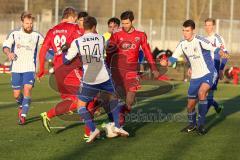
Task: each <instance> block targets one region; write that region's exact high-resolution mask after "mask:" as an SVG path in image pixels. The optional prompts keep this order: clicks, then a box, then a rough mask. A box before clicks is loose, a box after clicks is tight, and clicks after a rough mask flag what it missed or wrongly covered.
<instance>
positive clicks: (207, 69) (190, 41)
mask: <svg viewBox="0 0 240 160" xmlns="http://www.w3.org/2000/svg"><path fill="white" fill-rule="evenodd" d="M194 30H195V23H194V21H192V20H187V21H185V22H184V23H183V36H184V40H182V41H180V43H179V44H178V46H177V48H176V50H175V51H174V53H173V55H172V57H170V58H169V60H168V61H167V60H166V59H162V60H161V61H160V63H161V65H162V66H170V65H171V64H173V63H175V62H176V61H177V59H178V58H179V57H180V56H181V55H184V56H185V57H186V59H187V61H188V62H189V64H190V66H191V70H192V74H191V80H190V87H189V89H188V104H187V111H188V121H189V125H188V126H187V127H185V128H184V129H183V130H182V131H183V132H192V131H194V130H196V129H197V132H198V134H199V135H203V134H205V133H206V129H205V128H204V125H205V116H206V113H207V107H208V102H207V93H208V91H209V90H210V88H211V87H212V86H213V85H214V82H215V81H216V78H217V71H216V69H215V67H214V64H213V61H212V57H211V53H210V52H211V51H212V52H214V53H215V54H219V55H220V56H221V57H223V58H225V56H226V58H227V57H228V56H227V55H226V54H225V53H224V52H223V50H221V49H220V48H217V47H214V46H212V44H211V43H210V42H209V41H208V40H207V39H205V38H203V37H201V36H199V35H195V34H194ZM197 102H198V115H199V116H198V125H197V122H196V111H195V105H196V103H197Z"/></svg>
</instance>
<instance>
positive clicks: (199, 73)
mask: <svg viewBox="0 0 240 160" xmlns="http://www.w3.org/2000/svg"><path fill="white" fill-rule="evenodd" d="M216 49H217V47H214V46H213V45H212V44H211V43H210V42H209V41H208V40H207V39H205V38H203V37H201V36H198V35H196V36H194V38H193V39H192V40H191V41H187V40H182V41H180V43H179V45H178V46H177V48H176V50H175V51H174V53H173V55H172V57H173V58H176V59H178V58H179V57H180V56H181V55H184V56H185V57H186V59H187V61H188V62H189V64H190V66H191V69H192V77H191V78H192V79H197V78H201V77H203V76H205V75H206V74H208V73H210V72H216V70H215V67H214V64H213V61H212V58H211V54H210V51H212V52H214V51H215V50H216Z"/></svg>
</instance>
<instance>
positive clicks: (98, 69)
mask: <svg viewBox="0 0 240 160" xmlns="http://www.w3.org/2000/svg"><path fill="white" fill-rule="evenodd" d="M104 43H105V42H104V38H103V36H102V35H100V34H97V33H86V34H84V35H83V36H81V37H79V38H77V39H75V40H74V41H73V42H72V43H71V46H70V48H69V49H68V52H67V55H66V56H65V58H66V59H67V60H72V59H73V58H74V57H75V56H77V54H78V53H79V54H80V56H81V59H82V63H83V82H84V83H86V84H90V85H94V84H100V83H103V82H106V81H107V80H109V79H110V76H109V73H108V69H107V67H106V65H105V62H104Z"/></svg>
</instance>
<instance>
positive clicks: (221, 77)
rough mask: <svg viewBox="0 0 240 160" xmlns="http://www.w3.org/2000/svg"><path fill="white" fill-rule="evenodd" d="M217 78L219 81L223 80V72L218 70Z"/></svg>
mask: <svg viewBox="0 0 240 160" xmlns="http://www.w3.org/2000/svg"><path fill="white" fill-rule="evenodd" d="M218 76H219V79H220V80H223V78H224V73H223V70H220V71H219V75H218Z"/></svg>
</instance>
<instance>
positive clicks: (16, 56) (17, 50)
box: [3, 12, 43, 125]
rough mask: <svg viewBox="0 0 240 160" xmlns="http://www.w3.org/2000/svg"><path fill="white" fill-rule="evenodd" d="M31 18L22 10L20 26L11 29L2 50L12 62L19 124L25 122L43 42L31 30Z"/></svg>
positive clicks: (41, 37)
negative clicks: (37, 59) (38, 56)
mask: <svg viewBox="0 0 240 160" xmlns="http://www.w3.org/2000/svg"><path fill="white" fill-rule="evenodd" d="M33 20H34V17H33V16H32V14H31V13H29V12H23V13H22V14H21V21H22V27H21V28H20V29H16V30H14V31H12V32H11V33H10V34H9V35H8V37H7V39H6V40H5V41H4V43H3V52H4V53H5V54H6V55H7V56H8V59H9V61H11V62H12V67H11V72H12V88H13V97H14V98H15V99H16V102H17V104H18V105H19V106H18V118H19V122H18V124H19V125H24V124H26V116H27V113H28V110H29V107H30V102H31V91H32V88H33V86H34V82H35V72H36V57H37V50H38V46H39V45H40V44H42V42H43V36H42V35H41V34H39V33H38V32H36V31H33ZM22 92H23V93H22Z"/></svg>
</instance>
